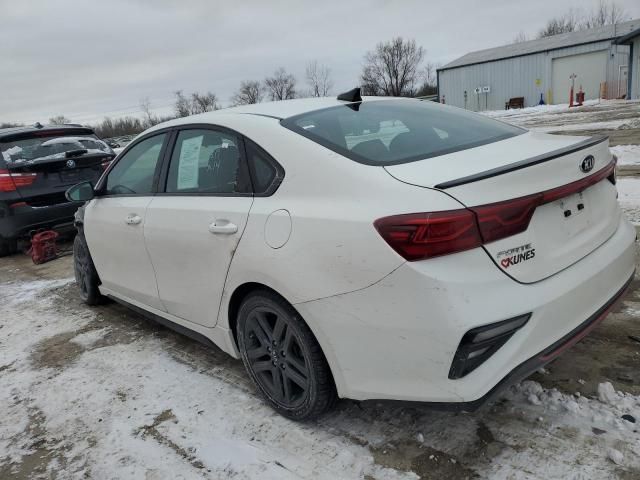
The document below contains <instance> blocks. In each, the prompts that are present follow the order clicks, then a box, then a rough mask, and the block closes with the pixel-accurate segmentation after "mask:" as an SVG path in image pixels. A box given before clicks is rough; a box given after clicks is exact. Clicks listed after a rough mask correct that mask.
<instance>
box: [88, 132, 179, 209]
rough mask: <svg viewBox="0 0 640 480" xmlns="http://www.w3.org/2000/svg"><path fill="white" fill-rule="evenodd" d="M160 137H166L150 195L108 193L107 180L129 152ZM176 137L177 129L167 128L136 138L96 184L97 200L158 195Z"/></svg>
mask: <svg viewBox="0 0 640 480" xmlns="http://www.w3.org/2000/svg"><path fill="white" fill-rule="evenodd" d="M158 135H165V138H164V141H163V142H162V147H161V148H160V154H159V155H158V162H157V163H156V169H155V171H154V173H153V181H152V184H151V192H149V193H111V194H109V193H106V192H105V189H106V186H107V178H108V177H109V174H110V173H111V171H112V170H113V169H114V168H115V166H116V165H117V164H118V163H120V161H121V160H122V159H123V158H124V157H125V156H126V154H127V152H129V151H130V150H131V149H132V148H133V147H135V146H136V145H138V144H140V143H141V142H144V141H145V140H148V139H150V138H153V137H156V136H158ZM174 137H175V127H166V128H162V129H159V130H154V131H153V132H149V133H148V134H144V135H143V136H141V137H139V138H136V139H135V140H134V141H133V142H131V143H129V145H127V146H126V147H125V149H124V150H123V151H122V152H121V153H120V155H118V157H117V158H116V159H115V161H113V162H111V165H109V167H108V168H107V170H106V171H105V172H104V174H103V175H102V177H100V180H98V183H97V184H96V187H95V191H96V197H97V198H117V197H153V196H155V195H156V194H157V193H158V185H159V184H158V182H159V180H160V175H161V169H162V166H163V165H164V161H165V157H166V155H167V150H168V148H167V147H168V146H169V145H170V144H171V142H172V141H173V140H174Z"/></svg>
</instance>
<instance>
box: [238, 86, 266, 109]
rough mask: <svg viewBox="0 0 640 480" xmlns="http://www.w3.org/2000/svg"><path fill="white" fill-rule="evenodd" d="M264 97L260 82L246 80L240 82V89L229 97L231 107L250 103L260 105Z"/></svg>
mask: <svg viewBox="0 0 640 480" xmlns="http://www.w3.org/2000/svg"><path fill="white" fill-rule="evenodd" d="M263 97H264V88H263V87H262V85H260V82H257V81H255V80H247V81H244V82H240V88H239V89H238V91H237V92H236V93H235V94H234V95H233V97H231V103H232V104H233V105H249V104H252V103H260V102H261V101H262V98H263Z"/></svg>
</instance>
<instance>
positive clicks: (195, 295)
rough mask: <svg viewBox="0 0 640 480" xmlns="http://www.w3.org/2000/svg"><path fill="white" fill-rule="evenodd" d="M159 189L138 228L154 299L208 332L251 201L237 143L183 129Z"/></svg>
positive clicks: (220, 134)
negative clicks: (152, 273)
mask: <svg viewBox="0 0 640 480" xmlns="http://www.w3.org/2000/svg"><path fill="white" fill-rule="evenodd" d="M164 187H165V188H164V192H162V193H158V195H156V196H155V197H154V198H153V200H151V203H150V204H149V206H148V208H147V214H146V221H145V225H144V234H145V240H146V244H147V248H148V250H149V254H150V256H151V260H152V262H153V266H154V269H155V273H156V278H157V282H158V290H159V294H160V298H161V300H162V303H163V304H164V305H165V307H166V309H167V312H169V313H171V314H172V315H175V316H177V317H180V318H182V319H184V320H188V321H190V322H194V323H198V324H200V325H205V326H209V327H211V326H214V325H215V323H216V319H217V315H218V309H219V306H220V299H221V296H222V291H223V289H224V283H225V279H226V275H227V271H228V269H229V265H230V264H231V259H232V258H233V254H234V252H235V250H236V247H237V246H238V242H239V241H240V237H241V236H242V232H243V230H244V227H245V225H246V223H247V218H248V215H249V210H250V208H251V204H252V202H253V196H252V194H251V188H250V181H249V176H248V174H247V168H246V163H245V159H244V155H243V154H242V145H241V143H240V139H239V138H238V137H237V136H236V135H235V134H234V133H232V132H228V131H226V130H222V129H195V128H194V129H183V130H181V131H180V132H179V134H178V136H177V139H176V144H175V147H174V148H173V154H172V157H171V160H170V163H169V168H168V172H167V174H166V182H165V185H164ZM160 190H162V188H160Z"/></svg>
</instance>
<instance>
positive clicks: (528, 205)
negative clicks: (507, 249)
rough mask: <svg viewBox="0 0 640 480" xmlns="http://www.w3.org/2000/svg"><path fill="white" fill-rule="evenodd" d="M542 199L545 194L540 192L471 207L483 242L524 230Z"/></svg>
mask: <svg viewBox="0 0 640 480" xmlns="http://www.w3.org/2000/svg"><path fill="white" fill-rule="evenodd" d="M542 199H543V195H542V194H541V193H538V194H535V195H529V196H526V197H520V198H516V199H514V200H508V201H506V202H499V203H492V204H490V205H482V206H480V207H472V208H470V210H471V211H472V212H474V213H475V214H476V216H477V217H478V225H479V227H480V235H481V236H482V240H483V242H484V243H489V242H493V241H495V240H499V239H501V238H505V237H510V236H511V235H516V234H518V233H521V232H524V231H525V230H526V229H527V228H528V227H529V222H530V221H531V217H532V216H533V212H535V210H536V207H538V205H540V203H541V202H542Z"/></svg>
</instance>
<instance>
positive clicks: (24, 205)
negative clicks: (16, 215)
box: [9, 202, 27, 208]
mask: <svg viewBox="0 0 640 480" xmlns="http://www.w3.org/2000/svg"><path fill="white" fill-rule="evenodd" d="M26 206H27V202H16V203H12V204H11V205H9V208H20V207H26Z"/></svg>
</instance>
